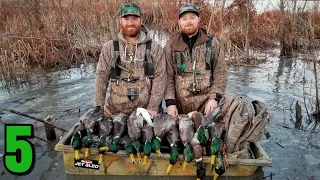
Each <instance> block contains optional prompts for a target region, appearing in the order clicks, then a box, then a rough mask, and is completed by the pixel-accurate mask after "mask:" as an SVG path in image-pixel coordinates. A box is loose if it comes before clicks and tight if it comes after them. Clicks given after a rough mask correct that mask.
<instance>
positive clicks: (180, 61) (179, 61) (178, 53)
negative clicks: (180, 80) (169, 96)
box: [176, 52, 183, 76]
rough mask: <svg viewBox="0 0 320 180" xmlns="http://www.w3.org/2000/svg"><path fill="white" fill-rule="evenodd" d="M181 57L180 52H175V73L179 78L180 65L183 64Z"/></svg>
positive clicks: (180, 72)
mask: <svg viewBox="0 0 320 180" xmlns="http://www.w3.org/2000/svg"><path fill="white" fill-rule="evenodd" d="M182 57H183V55H182V52H176V62H177V72H178V75H179V76H180V75H181V74H182V68H181V65H182V64H183V58H182Z"/></svg>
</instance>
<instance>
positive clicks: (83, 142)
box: [71, 107, 227, 179]
mask: <svg viewBox="0 0 320 180" xmlns="http://www.w3.org/2000/svg"><path fill="white" fill-rule="evenodd" d="M221 118H222V117H221V110H220V107H219V108H217V109H216V110H215V111H214V112H213V113H212V114H210V115H209V116H208V117H205V116H204V115H202V114H201V113H199V112H196V111H195V112H190V113H188V114H187V115H179V116H178V117H172V116H170V115H168V114H159V115H158V116H157V117H155V118H153V119H151V117H150V115H149V113H148V112H147V110H146V109H143V108H137V110H136V111H135V112H133V113H132V114H131V115H130V116H128V115H126V114H124V113H119V114H116V115H114V116H112V117H111V116H106V115H105V113H104V112H103V109H102V108H99V107H96V108H94V109H91V110H89V111H87V112H86V113H85V114H84V115H83V116H82V117H81V118H80V120H79V122H78V123H77V124H76V126H75V128H74V133H73V136H72V139H71V144H72V147H73V149H74V150H75V159H80V149H81V148H82V147H83V146H84V147H85V148H86V150H85V158H88V157H89V155H90V147H92V146H97V148H98V150H99V164H101V163H102V161H103V156H104V153H105V152H107V151H108V152H113V153H117V152H118V150H119V149H124V150H125V152H126V154H127V155H128V156H129V157H130V160H131V162H132V163H135V157H134V155H135V154H136V155H137V158H138V160H139V162H140V163H142V165H145V164H146V163H147V158H148V157H149V156H150V154H151V152H155V153H156V154H157V155H158V156H159V157H160V156H161V145H163V144H165V143H168V144H169V145H170V159H169V161H170V162H169V165H168V168H167V173H168V174H169V173H170V172H171V168H172V166H173V165H174V164H176V162H177V159H178V155H179V143H180V144H182V145H181V146H182V147H181V148H180V149H183V151H182V152H181V151H180V152H181V153H182V154H183V159H184V162H183V170H184V169H185V167H186V166H187V164H188V163H189V162H191V161H192V160H193V159H195V160H196V162H197V173H196V174H197V179H202V178H203V177H204V176H205V175H206V170H205V166H204V164H203V162H202V156H203V155H207V154H208V155H211V166H212V169H214V170H215V172H216V173H215V176H214V179H217V177H218V176H219V175H222V174H223V173H224V172H225V168H226V162H227V159H226V153H225V151H224V149H225V145H224V143H223V136H224V132H225V130H224V125H223V124H222V123H220V120H221ZM207 150H209V152H208V153H207ZM142 156H143V157H142Z"/></svg>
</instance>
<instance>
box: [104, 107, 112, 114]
mask: <svg viewBox="0 0 320 180" xmlns="http://www.w3.org/2000/svg"><path fill="white" fill-rule="evenodd" d="M104 112H105V113H106V114H107V115H108V116H111V115H112V114H111V112H110V111H109V109H108V108H107V107H104Z"/></svg>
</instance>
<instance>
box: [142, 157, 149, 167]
mask: <svg viewBox="0 0 320 180" xmlns="http://www.w3.org/2000/svg"><path fill="white" fill-rule="evenodd" d="M147 161H148V156H143V161H142V166H145V165H146V164H147Z"/></svg>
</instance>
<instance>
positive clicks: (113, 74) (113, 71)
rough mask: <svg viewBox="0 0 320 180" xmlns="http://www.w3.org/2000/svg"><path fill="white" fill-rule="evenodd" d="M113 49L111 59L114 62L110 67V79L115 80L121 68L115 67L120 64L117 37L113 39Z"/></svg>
mask: <svg viewBox="0 0 320 180" xmlns="http://www.w3.org/2000/svg"><path fill="white" fill-rule="evenodd" d="M113 51H114V52H113V58H112V61H113V62H114V65H113V66H112V67H111V81H112V82H115V81H117V79H118V78H119V77H120V74H121V69H120V68H119V67H117V65H118V64H121V61H120V51H119V40H118V39H115V40H113Z"/></svg>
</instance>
